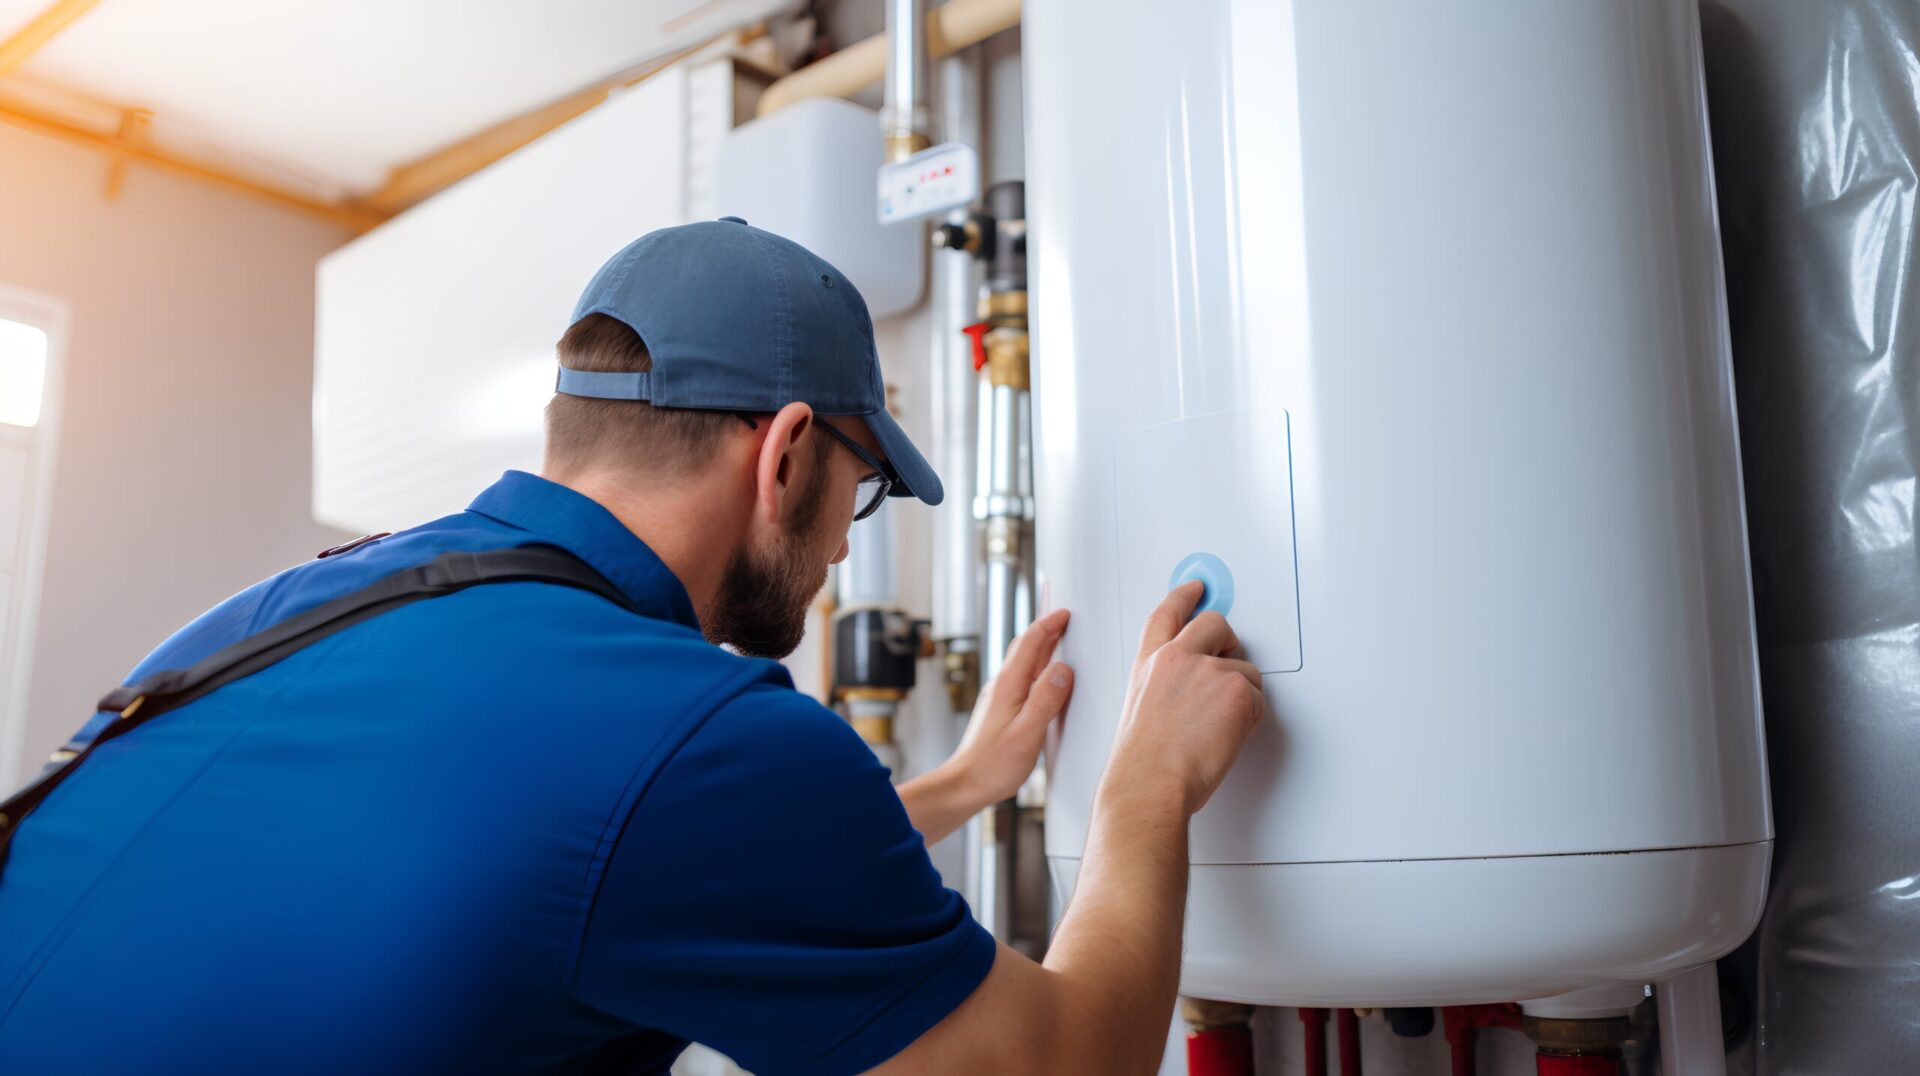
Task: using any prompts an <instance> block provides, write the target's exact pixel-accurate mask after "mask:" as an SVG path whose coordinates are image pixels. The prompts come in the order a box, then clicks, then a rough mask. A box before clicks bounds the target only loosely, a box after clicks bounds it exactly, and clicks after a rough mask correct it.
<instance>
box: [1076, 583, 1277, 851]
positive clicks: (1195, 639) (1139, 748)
mask: <svg viewBox="0 0 1920 1076" xmlns="http://www.w3.org/2000/svg"><path fill="white" fill-rule="evenodd" d="M1204 593H1205V588H1204V587H1203V586H1202V585H1201V584H1200V583H1199V582H1197V581H1195V582H1188V583H1183V584H1181V585H1180V586H1178V587H1175V588H1174V589H1173V590H1172V591H1171V592H1170V593H1168V595H1167V597H1166V599H1165V600H1163V601H1162V602H1161V603H1160V605H1159V607H1158V608H1156V609H1155V610H1154V611H1153V613H1152V615H1150V616H1149V617H1147V623H1146V627H1145V629H1144V630H1143V631H1142V632H1141V633H1140V652H1139V655H1138V656H1137V657H1136V658H1135V659H1134V663H1133V681H1132V684H1131V685H1130V686H1129V687H1128V689H1127V703H1126V708H1125V709H1124V710H1123V711H1122V713H1121V715H1120V727H1119V731H1118V732H1117V733H1116V734H1115V737H1114V747H1113V760H1112V762H1111V763H1110V764H1109V765H1108V767H1107V773H1106V776H1105V777H1104V778H1103V779H1102V781H1101V794H1102V796H1103V797H1104V796H1106V795H1108V794H1109V790H1110V789H1111V791H1112V792H1113V793H1116V794H1125V793H1130V792H1149V791H1150V790H1151V791H1152V792H1153V793H1155V794H1157V793H1158V792H1159V791H1160V790H1162V789H1165V788H1166V787H1167V786H1168V785H1169V783H1171V785H1172V788H1173V790H1174V794H1176V795H1178V796H1179V800H1178V802H1179V803H1180V804H1181V805H1182V806H1183V808H1184V810H1185V811H1186V813H1187V814H1189V815H1190V814H1192V813H1193V812H1195V811H1198V810H1199V809H1200V808H1201V807H1203V806H1205V805H1206V802H1207V800H1208V799H1209V798H1210V797H1212V795H1213V792H1214V789H1216V788H1219V787H1220V782H1221V781H1223V780H1225V779H1226V776H1227V770H1228V768H1229V767H1231V766H1232V765H1233V760H1234V759H1235V758H1236V757H1238V756H1239V754H1240V748H1241V747H1242V746H1243V745H1244V744H1245V743H1246V742H1247V736H1248V735H1250V734H1251V733H1252V732H1253V729H1254V726H1255V725H1256V724H1258V723H1259V721H1260V715H1261V714H1263V713H1265V712H1266V696H1265V695H1264V694H1262V692H1261V690H1260V670H1259V669H1257V668H1255V667H1254V665H1253V663H1252V662H1249V661H1245V660H1242V659H1241V658H1240V657H1239V652H1240V640H1239V638H1238V637H1237V636H1235V635H1234V633H1233V628H1232V627H1230V626H1229V625H1228V624H1227V620H1226V618H1225V617H1223V616H1221V615H1220V614H1219V613H1202V614H1200V615H1199V616H1197V617H1193V619H1192V620H1188V619H1187V618H1188V617H1190V616H1193V607H1194V606H1195V605H1196V604H1198V603H1199V601H1200V596H1201V595H1202V594H1204Z"/></svg>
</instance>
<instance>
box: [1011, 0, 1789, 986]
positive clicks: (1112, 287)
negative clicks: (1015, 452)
mask: <svg viewBox="0 0 1920 1076" xmlns="http://www.w3.org/2000/svg"><path fill="white" fill-rule="evenodd" d="M1697 18H1698V17H1697V14H1696V11H1695V7H1694V3H1693V0H1618V2H1609V3H1577V4H1574V3H1567V4H1530V3H1514V2H1511V0H1456V2H1453V3H1448V4H1435V3H1432V2H1431V0H1369V2H1365V3H1358V2H1353V0H1292V2H1278V0H1202V2H1194V3H1187V4H1180V5H1162V4H1149V3H1133V4H1126V5H1120V6H1118V7H1116V6H1115V5H1112V4H1108V3H1100V2H1097V0H1044V2H1036V3H1033V4H1030V5H1029V6H1028V9H1027V16H1026V30H1025V33H1026V38H1025V48H1026V50H1027V53H1026V70H1027V75H1028V91H1027V106H1028V110H1029V122H1030V127H1029V131H1028V139H1027V144H1028V157H1027V160H1028V167H1029V169H1030V175H1029V177H1028V179H1029V183H1028V198H1029V209H1030V218H1031V221H1032V233H1031V238H1030V249H1031V251H1032V258H1033V266H1034V270H1035V279H1036V282H1035V292H1036V294H1035V319H1036V320H1035V331H1036V339H1035V348H1034V366H1035V394H1036V401H1037V404H1036V406H1037V408H1038V420H1037V423H1036V426H1037V436H1038V438H1039V445H1038V449H1039V450H1038V467H1037V481H1038V490H1037V495H1038V496H1037V500H1038V505H1039V512H1040V515H1039V519H1038V522H1037V534H1038V541H1039V556H1040V569H1041V571H1042V573H1043V576H1044V579H1045V582H1046V585H1045V587H1044V591H1043V592H1044V594H1045V595H1047V599H1046V600H1049V601H1050V602H1051V604H1053V605H1056V606H1066V607H1069V608H1071V609H1073V610H1074V613H1075V616H1074V620H1073V626H1072V628H1071V630H1070V631H1069V633H1068V636H1067V639H1066V643H1065V656H1066V657H1067V658H1068V659H1069V660H1071V661H1073V662H1074V663H1075V665H1076V666H1077V667H1078V669H1079V673H1080V676H1079V680H1078V684H1077V687H1076V689H1075V698H1074V701H1073V706H1072V710H1071V713H1070V715H1069V717H1068V719H1067V721H1066V722H1065V723H1064V727H1063V730H1062V732H1061V735H1060V738H1059V741H1058V743H1057V744H1056V746H1055V750H1054V751H1053V752H1052V753H1051V757H1050V766H1051V776H1052V782H1051V787H1052V792H1051V799H1050V803H1049V806H1048V819H1047V821H1048V830H1047V852H1048V855H1049V856H1050V857H1051V858H1052V861H1053V865H1054V869H1055V872H1056V874H1057V876H1058V877H1059V879H1060V880H1061V882H1062V883H1063V885H1064V886H1065V887H1067V888H1070V887H1071V884H1072V880H1073V878H1074V876H1075V873H1076V871H1077V868H1078V857H1079V856H1080V854H1081V851H1082V848H1083V847H1084V845H1085V841H1086V834H1087V825H1088V821H1089V814H1090V809H1091V804H1092V802H1093V794H1094V789H1095V785H1096V783H1097V782H1098V780H1099V777H1100V774H1101V771H1102V768H1103V767H1104V765H1105V762H1106V757H1107V754H1108V751H1109V748H1110V746H1111V743H1112V738H1113V730H1114V724H1115V721H1116V720H1117V718H1118V715H1119V713H1120V706H1121V699H1122V694H1123V691H1124V689H1125V685H1126V678H1127V673H1128V667H1129V664H1130V662H1131V659H1132V654H1133V649H1134V645H1135V640H1136V637H1137V633H1138V631H1139V626H1140V621H1141V619H1142V618H1143V617H1144V615H1145V612H1146V610H1147V609H1149V608H1151V606H1152V604H1153V601H1154V600H1156V599H1157V597H1158V595H1159V594H1161V593H1163V592H1164V591H1165V589H1166V587H1167V585H1168V583H1169V580H1171V579H1173V578H1174V577H1176V575H1181V574H1182V573H1185V574H1188V575H1191V574H1194V573H1201V574H1203V575H1204V576H1205V577H1207V578H1208V579H1209V580H1210V586H1211V587H1212V588H1213V589H1212V590H1210V600H1211V598H1213V597H1225V596H1226V595H1227V591H1228V590H1230V591H1231V598H1230V600H1231V606H1230V609H1229V614H1228V615H1229V616H1230V618H1231V619H1232V620H1233V622H1234V624H1235V626H1236V628H1237V629H1238V630H1239V631H1240V633H1241V635H1242V637H1243V639H1244V640H1245V642H1246V647H1247V650H1248V652H1249V655H1250V656H1251V657H1252V658H1253V660H1255V662H1256V663H1257V664H1259V666H1260V667H1261V668H1262V669H1263V670H1266V672H1267V676H1266V691H1267V697H1268V699H1269V702H1270V704H1271V715H1270V716H1269V718H1268V719H1267V720H1266V721H1265V723H1264V724H1263V725H1262V727H1261V728H1260V729H1259V731H1258V732H1257V733H1256V734H1255V736H1254V738H1253V740H1252V742H1251V744H1250V745H1249V746H1248V748H1247V750H1246V753H1245V754H1244V755H1243V756H1242V758H1241V760H1240V762H1239V764H1238V765H1237V766H1236V767H1235V769H1234V771H1233V773H1232V775H1231V776H1230V777H1229V778H1228V781H1227V783H1226V785H1225V786H1224V787H1223V788H1222V789H1221V790H1220V792H1219V794H1218V795H1216V796H1215V797H1214V799H1213V801H1212V802H1211V803H1210V804H1209V805H1208V807H1207V809H1206V810H1205V811H1203V812H1202V813H1201V814H1200V815H1199V816H1198V818H1197V819H1196V820H1195V823H1194V827H1193V848H1192V857H1193V862H1194V864H1195V869H1194V871H1193V875H1192V897H1191V901H1190V904H1191V908H1190V914H1189V925H1188V933H1187V952H1188V957H1187V964H1186V969H1185V973H1184V974H1185V979H1184V988H1185V989H1187V990H1188V991H1190V992H1193V993H1197V994H1202V995H1209V996H1215V997H1226V998H1236V999H1241V1000H1248V1001H1257V1002H1267V1003H1314V1004H1343V1003H1344V1004H1358V1003H1387V1002H1416V1001H1420V1002H1442V1001H1468V1000H1500V999H1514V998H1522V997H1530V996H1539V995H1546V994H1552V993H1555V992H1558V991H1561V990H1565V989H1570V988H1573V987H1577V986H1582V985H1587V984H1590V983H1595V982H1600V981H1608V980H1644V979H1649V978H1656V977H1658V976H1660V975H1661V974H1663V973H1666V972H1670V971H1673V970H1677V969H1679V968H1681V967H1684V966H1687V965H1689V964H1693V963H1698V962H1700V961H1703V960H1707V959H1711V958H1713V957H1715V956H1718V955H1720V954H1721V953H1723V952H1725V951H1726V950H1728V949H1730V948H1731V947H1732V946H1734V945H1735V944H1737V943H1738V942H1739V941H1740V940H1741V939H1742V938H1743V937H1744V936H1745V935H1746V934H1747V933H1748V932H1749V930H1750V929H1751V928H1752V925H1753V923H1754V921H1755V919H1756V917H1757V915H1758V913H1759V909H1760V904H1761V899H1762V897H1763V895H1764V886H1765V877H1766V865H1767V858H1768V852H1769V849H1770V847H1771V844H1770V842H1771V839H1772V836H1773V833H1772V822H1771V819H1770V817H1769V815H1768V808H1767V788H1766V770H1765V762H1764V747H1763V743H1762V738H1761V724H1760V699H1759V685H1758V677H1757V672H1756V666H1755V662H1754V640H1753V627H1752V623H1753V621H1752V610H1751V604H1752V603H1751V596H1750V593H1749V588H1748V566H1747V554H1746V540H1745V521H1744V512H1743V508H1742V503H1741V492H1740V491H1741V485H1740V462H1739V455H1738V445H1737V441H1736V438H1735V427H1734V400H1733V391H1732V389H1733V387H1732V381H1731V372H1730V365H1729V359H1728V350H1727V326H1726V314H1725V304H1724V299H1723V294H1722V290H1723V289H1722V282H1721V276H1720V266H1719V245H1718V238H1717V226H1716V223H1715V217H1714V205H1713V186H1712V175H1711V166H1710V162H1709V159H1708V143H1707V134H1706V117H1705V111H1704V100H1703V95H1702V89H1701V72H1700V56H1699V31H1698V25H1697ZM1619 853H1631V854H1626V855H1622V854H1619Z"/></svg>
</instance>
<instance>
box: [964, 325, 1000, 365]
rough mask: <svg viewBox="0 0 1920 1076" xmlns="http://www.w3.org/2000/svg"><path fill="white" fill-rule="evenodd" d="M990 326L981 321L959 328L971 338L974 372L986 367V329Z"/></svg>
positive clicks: (990, 326)
mask: <svg viewBox="0 0 1920 1076" xmlns="http://www.w3.org/2000/svg"><path fill="white" fill-rule="evenodd" d="M991 328H993V326H992V325H989V324H988V323H986V322H984V321H982V322H979V323H978V324H975V325H969V326H967V327H966V328H964V329H961V330H960V331H961V332H963V333H966V334H967V335H968V336H970V337H972V338H973V369H974V372H976V373H978V372H979V371H981V370H984V369H986V368H987V330H988V329H991Z"/></svg>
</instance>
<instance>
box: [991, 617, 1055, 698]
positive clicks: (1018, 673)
mask: <svg viewBox="0 0 1920 1076" xmlns="http://www.w3.org/2000/svg"><path fill="white" fill-rule="evenodd" d="M1067 617H1068V614H1067V611H1066V610H1065V609H1055V610H1054V611H1053V612H1051V613H1048V614H1047V615H1046V616H1043V617H1041V618H1040V619H1038V620H1036V621H1034V622H1033V623H1031V624H1029V625H1027V630H1026V631H1023V632H1021V633H1020V637H1019V638H1017V639H1015V640H1014V641H1013V645H1012V646H1011V647H1009V648H1008V650H1007V658H1006V661H1005V662H1004V663H1003V664H1002V665H1001V666H1000V676H999V680H1000V683H1002V684H1005V685H1006V688H1005V690H1007V691H1009V692H1011V694H1010V695H1009V696H1008V701H1009V702H1011V703H1012V704H1013V705H1014V706H1015V707H1018V706H1019V705H1020V700H1022V699H1024V698H1026V697H1027V692H1028V690H1029V689H1030V688H1031V687H1032V685H1033V680H1034V677H1035V676H1036V675H1037V674H1038V673H1039V671H1040V669H1041V668H1042V667H1043V666H1045V665H1046V663H1047V662H1049V661H1051V660H1053V651H1054V649H1055V648H1056V647H1058V646H1059V645H1060V636H1062V635H1064V634H1066V630H1067Z"/></svg>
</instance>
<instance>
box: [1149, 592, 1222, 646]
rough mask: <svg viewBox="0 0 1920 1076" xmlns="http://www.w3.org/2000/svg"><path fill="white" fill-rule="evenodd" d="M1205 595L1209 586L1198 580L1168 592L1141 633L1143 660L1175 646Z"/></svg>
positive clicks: (1151, 614)
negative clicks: (1174, 641)
mask: <svg viewBox="0 0 1920 1076" xmlns="http://www.w3.org/2000/svg"><path fill="white" fill-rule="evenodd" d="M1206 592H1207V588H1206V585H1205V584H1204V583H1202V582H1200V581H1199V580H1198V579H1189V580H1187V581H1186V582H1184V583H1182V584H1180V585H1179V586H1177V587H1174V588H1173V589H1172V590H1169V591H1167V596H1166V597H1165V598H1162V599H1160V604H1159V605H1158V606H1156V607H1154V610H1153V612H1151V613H1149V614H1147V623H1146V626H1145V627H1143V628H1141V629H1140V656H1141V657H1143V658H1144V657H1146V656H1147V655H1148V654H1151V653H1153V652H1154V651H1155V650H1158V649H1160V648H1161V647H1163V646H1165V645H1167V644H1168V643H1170V642H1172V641H1173V638H1174V636H1176V635H1178V634H1180V629H1181V628H1183V627H1185V626H1186V623H1187V618H1188V617H1190V616H1192V615H1193V607H1194V606H1196V605H1199V604H1200V595H1202V594H1205V593H1206Z"/></svg>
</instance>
